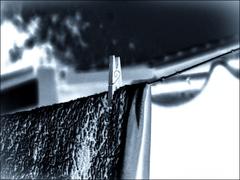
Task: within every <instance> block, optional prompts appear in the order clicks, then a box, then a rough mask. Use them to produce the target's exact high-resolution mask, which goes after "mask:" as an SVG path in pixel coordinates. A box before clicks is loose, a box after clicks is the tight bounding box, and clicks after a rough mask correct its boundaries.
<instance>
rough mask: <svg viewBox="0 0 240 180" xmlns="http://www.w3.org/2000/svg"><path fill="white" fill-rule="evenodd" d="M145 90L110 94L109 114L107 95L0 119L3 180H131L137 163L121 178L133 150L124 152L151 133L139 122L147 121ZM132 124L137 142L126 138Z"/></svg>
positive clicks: (132, 88) (137, 87)
mask: <svg viewBox="0 0 240 180" xmlns="http://www.w3.org/2000/svg"><path fill="white" fill-rule="evenodd" d="M146 87H148V86H146V84H138V85H131V86H124V87H122V88H120V89H119V90H117V91H116V92H115V94H114V98H113V105H112V109H109V108H108V102H107V92H106V93H101V94H97V95H93V96H89V97H85V98H81V99H77V100H73V101H70V102H67V103H61V104H54V105H52V106H46V107H41V108H37V109H34V110H31V111H24V112H18V113H15V114H9V115H3V116H1V132H0V136H1V141H0V161H1V178H2V179H4V178H5V179H6V178H7V179H9V178H14V179H18V178H23V179H27V178H66V179H67V178H68V179H69V178H71V179H79V178H81V179H82V178H84V179H99V178H101V179H112V178H119V177H121V178H124V177H129V178H130V177H132V178H135V176H136V173H137V169H139V168H136V167H137V166H138V164H139V163H134V164H133V165H132V166H133V168H132V169H133V170H131V174H129V173H128V175H123V174H124V172H126V171H127V170H126V162H127V160H128V158H127V159H126V155H129V152H130V155H131V152H132V151H129V148H133V147H132V146H127V145H128V143H127V142H126V139H127V138H130V137H129V136H131V137H133V139H136V138H139V137H140V139H141V137H143V136H142V132H143V130H144V128H145V127H147V129H148V130H149V127H150V126H146V125H144V123H142V122H141V121H144V120H146V118H143V117H144V113H143V112H144V107H145V106H146V105H145V104H146V103H143V102H145V98H146V96H147V93H146ZM148 99H150V98H148ZM148 104H150V103H148ZM148 107H149V106H148ZM149 113H150V112H149ZM148 120H149V119H148ZM131 121H136V122H132V123H130V124H134V123H135V124H138V126H135V125H134V126H132V125H130V126H131V127H134V128H135V131H136V134H138V136H133V135H131V134H129V133H128V131H129V130H128V126H129V122H131ZM143 127H144V128H143ZM145 129H146V128H145ZM148 142H149V143H150V139H148ZM141 143H142V142H141V141H139V142H138V144H139V147H140V146H141ZM146 147H150V144H149V146H146ZM140 149H141V148H139V151H140ZM136 151H138V150H135V152H134V153H136ZM146 152H147V154H146V153H145V158H142V159H143V160H147V161H146V162H148V159H149V150H147V151H146ZM136 154H138V155H137V156H136V157H134V158H133V159H135V160H136V161H139V159H141V158H139V156H140V154H141V153H136ZM142 154H144V153H142ZM140 161H141V160H140ZM145 166H147V167H148V166H149V164H148V163H147V164H145ZM125 174H126V173H125ZM146 174H148V172H146V173H145V175H146Z"/></svg>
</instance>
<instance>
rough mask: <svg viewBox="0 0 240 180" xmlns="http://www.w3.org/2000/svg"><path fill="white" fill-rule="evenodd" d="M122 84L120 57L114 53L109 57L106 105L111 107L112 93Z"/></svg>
mask: <svg viewBox="0 0 240 180" xmlns="http://www.w3.org/2000/svg"><path fill="white" fill-rule="evenodd" d="M121 85H122V69H121V61H120V57H115V56H114V55H112V56H110V57H109V79H108V106H109V107H111V105H112V100H113V94H114V91H115V90H116V89H118V88H119V87H121Z"/></svg>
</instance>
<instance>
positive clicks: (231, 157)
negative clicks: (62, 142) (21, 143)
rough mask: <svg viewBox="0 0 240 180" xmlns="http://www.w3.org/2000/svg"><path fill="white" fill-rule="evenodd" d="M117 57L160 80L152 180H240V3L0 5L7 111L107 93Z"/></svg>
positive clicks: (128, 72) (127, 69)
mask: <svg viewBox="0 0 240 180" xmlns="http://www.w3.org/2000/svg"><path fill="white" fill-rule="evenodd" d="M224 54H225V55H224ZM110 55H116V56H120V58H121V65H122V78H123V85H125V84H132V83H137V82H141V81H149V82H150V81H151V85H152V86H151V88H152V112H151V113H152V119H151V121H152V132H151V159H150V178H156V179H160V178H163V179H168V178H170V179H178V178H181V179H193V178H199V179H204V178H207V179H209V178H214V179H239V77H240V75H239V69H240V68H239V1H117V2H111V1H101V2H97V1H38V0H36V1H1V114H5V113H13V112H16V111H22V110H29V109H32V108H36V107H40V106H45V105H51V104H54V103H61V102H66V101H69V100H73V99H76V98H80V97H83V96H88V95H92V94H95V93H99V92H102V91H107V90H108V63H109V56H110ZM220 55H224V56H221V57H218V56H220ZM212 58H214V59H212ZM208 60H209V61H208ZM204 61H208V62H207V63H205V64H202V65H201V66H198V67H194V65H196V64H199V63H202V62H204ZM184 69H187V70H186V71H184V72H181V70H184ZM172 74H173V75H172ZM169 75H172V76H169ZM166 77H167V78H166Z"/></svg>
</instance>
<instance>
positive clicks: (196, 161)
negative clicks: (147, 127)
mask: <svg viewBox="0 0 240 180" xmlns="http://www.w3.org/2000/svg"><path fill="white" fill-rule="evenodd" d="M151 135H152V136H151V158H150V162H151V164H150V179H161V178H163V179H204V178H207V179H212V178H214V179H232V178H233V179H239V79H237V78H235V77H234V76H232V75H231V74H230V72H228V71H227V70H226V69H225V68H224V67H223V66H216V67H215V69H214V70H213V72H212V74H211V77H210V79H209V81H208V83H207V85H206V87H205V88H204V89H203V90H202V92H201V93H200V94H199V95H198V96H197V97H195V98H194V99H193V100H192V101H189V102H188V103H185V104H183V105H181V106H175V107H164V106H159V105H156V104H152V134H151Z"/></svg>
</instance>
